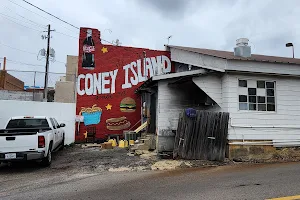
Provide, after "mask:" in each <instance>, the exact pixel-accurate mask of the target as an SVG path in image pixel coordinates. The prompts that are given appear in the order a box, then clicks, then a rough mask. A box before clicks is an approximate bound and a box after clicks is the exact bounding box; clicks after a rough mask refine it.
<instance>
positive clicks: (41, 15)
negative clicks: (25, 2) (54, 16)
mask: <svg viewBox="0 0 300 200" xmlns="http://www.w3.org/2000/svg"><path fill="white" fill-rule="evenodd" d="M8 1H10V2H11V3H13V4H15V5H17V6H19V7H21V8H23V9H25V10H27V11H29V12H31V13H33V14H36V15H38V16H40V17H42V18H44V19H46V20H48V21H50V22H53V23H55V21H53V20H51V19H48V18H47V17H44V16H43V15H40V14H38V13H36V12H33V11H32V10H30V9H27V8H25V7H23V6H21V5H19V4H17V3H16V2H13V1H12V0H8ZM62 27H63V28H65V29H67V30H69V31H73V30H71V29H69V28H67V27H65V26H62Z"/></svg>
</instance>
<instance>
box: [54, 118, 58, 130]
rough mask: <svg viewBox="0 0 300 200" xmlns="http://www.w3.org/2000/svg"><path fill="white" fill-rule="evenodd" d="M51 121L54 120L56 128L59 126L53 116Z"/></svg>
mask: <svg viewBox="0 0 300 200" xmlns="http://www.w3.org/2000/svg"><path fill="white" fill-rule="evenodd" d="M53 121H54V123H55V126H56V127H57V128H59V124H58V123H57V121H56V119H55V118H53Z"/></svg>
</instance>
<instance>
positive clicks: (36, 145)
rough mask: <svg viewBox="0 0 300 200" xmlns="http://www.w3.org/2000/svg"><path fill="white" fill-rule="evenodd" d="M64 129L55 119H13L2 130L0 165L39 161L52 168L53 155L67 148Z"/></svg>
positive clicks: (40, 117) (0, 131)
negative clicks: (56, 151) (3, 163)
mask: <svg viewBox="0 0 300 200" xmlns="http://www.w3.org/2000/svg"><path fill="white" fill-rule="evenodd" d="M63 127H65V124H58V123H57V121H56V119H54V118H51V117H45V116H34V117H27V116H21V117H12V118H11V119H9V120H8V122H7V125H6V128H5V129H1V130H0V163H1V162H14V161H27V160H37V161H39V162H40V163H41V164H42V165H44V166H49V165H50V164H51V161H52V155H51V153H52V152H53V151H55V150H58V149H60V148H63V146H64V141H65V131H64V129H63Z"/></svg>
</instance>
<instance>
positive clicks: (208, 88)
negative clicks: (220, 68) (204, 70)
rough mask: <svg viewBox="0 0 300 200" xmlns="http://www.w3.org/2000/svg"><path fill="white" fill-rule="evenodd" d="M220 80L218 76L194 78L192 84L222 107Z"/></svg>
mask: <svg viewBox="0 0 300 200" xmlns="http://www.w3.org/2000/svg"><path fill="white" fill-rule="evenodd" d="M221 81H222V79H221V78H220V77H218V76H209V75H208V76H201V77H194V78H193V82H194V83H195V84H196V85H197V86H198V87H199V88H201V89H202V90H203V91H204V92H205V93H206V94H207V95H208V96H209V97H210V98H211V99H212V100H214V101H215V102H216V103H217V104H218V105H219V106H220V107H221V106H222V83H221Z"/></svg>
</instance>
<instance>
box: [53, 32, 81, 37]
mask: <svg viewBox="0 0 300 200" xmlns="http://www.w3.org/2000/svg"><path fill="white" fill-rule="evenodd" d="M55 33H58V34H61V35H64V36H67V37H71V38H75V39H79V38H78V37H75V36H72V35H68V34H65V33H62V32H59V31H55Z"/></svg>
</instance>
